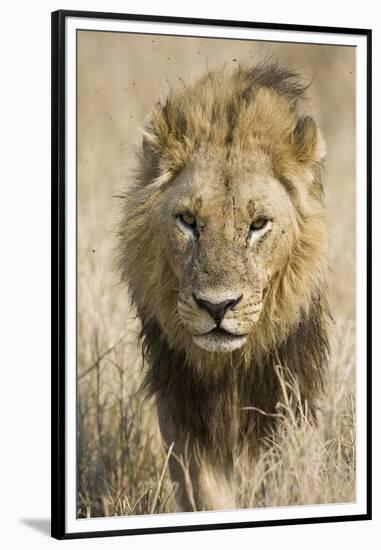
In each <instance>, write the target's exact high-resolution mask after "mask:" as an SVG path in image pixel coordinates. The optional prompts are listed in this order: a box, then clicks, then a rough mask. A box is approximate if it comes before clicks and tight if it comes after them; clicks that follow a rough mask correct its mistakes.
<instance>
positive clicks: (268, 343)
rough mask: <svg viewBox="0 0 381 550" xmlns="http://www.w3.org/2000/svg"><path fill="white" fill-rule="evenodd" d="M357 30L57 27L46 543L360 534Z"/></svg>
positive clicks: (364, 400)
mask: <svg viewBox="0 0 381 550" xmlns="http://www.w3.org/2000/svg"><path fill="white" fill-rule="evenodd" d="M370 201H371V31H370V30H363V29H344V28H330V27H308V26H296V25H279V24H277V25H275V24H267V23H254V22H244V21H221V20H205V19H182V18H174V17H173V18H170V17H157V16H138V15H126V14H114V13H95V12H74V11H58V12H54V13H53V14H52V273H53V284H52V304H53V306H52V307H53V309H52V535H53V536H54V537H56V538H59V539H62V538H80V537H96V536H105V535H110V536H111V535H123V534H126V535H127V534H139V533H150V532H156V533H158V532H170V531H194V530H204V529H224V528H230V529H232V528H236V527H255V526H265V525H283V524H300V523H316V522H332V521H348V520H358V519H363V520H364V519H370V518H371V438H370V434H371V431H370V426H371V418H370V399H371V392H370V384H371V360H370V322H371V315H370V307H371V281H370V268H369V267H370V262H371V244H370V236H369V235H370V223H371V217H370V216H371V211H370Z"/></svg>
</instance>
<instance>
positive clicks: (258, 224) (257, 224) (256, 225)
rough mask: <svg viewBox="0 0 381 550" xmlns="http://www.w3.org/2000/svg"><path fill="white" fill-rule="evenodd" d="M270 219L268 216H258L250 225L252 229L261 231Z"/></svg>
mask: <svg viewBox="0 0 381 550" xmlns="http://www.w3.org/2000/svg"><path fill="white" fill-rule="evenodd" d="M268 221H269V220H267V219H266V218H257V219H256V220H254V221H253V222H252V224H251V225H250V231H260V230H261V229H264V228H265V227H266V225H267V223H268Z"/></svg>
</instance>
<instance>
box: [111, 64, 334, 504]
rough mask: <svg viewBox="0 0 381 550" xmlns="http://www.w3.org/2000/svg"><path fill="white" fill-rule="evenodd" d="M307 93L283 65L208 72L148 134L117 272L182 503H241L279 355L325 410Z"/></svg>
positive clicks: (320, 249)
mask: <svg viewBox="0 0 381 550" xmlns="http://www.w3.org/2000/svg"><path fill="white" fill-rule="evenodd" d="M305 90H306V87H305V86H303V85H302V84H301V82H300V79H299V77H298V75H297V74H295V73H294V72H292V71H290V70H289V69H287V68H282V67H280V66H279V65H278V64H276V63H263V64H260V65H258V66H255V67H252V68H248V67H242V66H240V67H238V68H237V69H236V70H235V71H233V72H229V71H226V70H221V71H213V72H208V73H207V74H206V75H205V76H204V77H203V78H201V79H200V80H198V81H197V82H196V83H195V84H193V85H189V86H188V87H185V88H184V89H181V90H180V91H178V92H176V93H173V94H171V95H170V96H169V97H168V98H167V100H166V101H165V103H164V104H158V105H157V106H156V108H155V109H154V111H153V113H152V115H151V117H150V119H149V122H148V124H147V125H146V127H145V130H144V133H143V151H142V154H141V158H140V162H139V170H138V173H137V176H136V178H135V180H134V182H133V184H132V185H130V186H129V188H128V189H127V192H126V200H125V204H124V211H123V219H122V223H121V231H120V245H119V251H120V268H121V271H122V274H123V279H124V280H125V281H126V282H127V284H128V287H129V290H130V293H131V296H132V300H133V302H134V304H135V305H136V308H137V311H138V314H139V317H140V319H141V324H142V337H143V349H144V354H145V357H146V358H147V362H148V373H147V375H146V380H145V386H146V388H148V390H149V392H150V393H151V394H152V395H155V396H156V403H157V410H158V416H159V422H160V428H161V432H162V435H163V438H164V440H165V441H166V442H167V444H168V445H169V444H171V443H172V442H174V444H175V447H174V452H173V453H172V456H171V458H170V470H171V476H172V479H173V480H174V481H176V482H177V483H178V486H179V487H178V492H177V499H178V504H179V506H180V507H181V509H182V510H191V509H194V508H196V509H198V510H208V509H223V508H234V507H236V501H235V495H234V491H233V489H232V484H231V482H230V480H231V475H232V464H233V460H234V458H235V457H236V456H237V455H238V454H239V453H241V452H242V450H243V449H246V450H248V452H249V454H250V455H251V456H252V457H253V458H254V457H255V455H256V452H257V450H258V446H259V443H260V440H261V437H263V436H264V435H266V433H268V431H269V430H270V429H271V428H272V426H273V422H275V420H274V419H275V418H276V415H274V414H272V413H274V412H275V411H276V405H277V403H278V402H279V401H280V399H281V387H280V383H279V380H278V377H277V374H276V368H275V367H276V366H278V365H282V366H283V367H287V368H288V369H290V371H291V372H292V373H293V376H294V377H295V378H296V379H297V381H298V384H299V388H300V392H301V397H302V399H303V400H307V401H308V404H309V409H310V410H311V411H312V413H313V411H314V398H316V396H317V395H318V394H319V392H320V391H321V390H322V388H323V385H324V372H325V365H326V361H327V355H328V341H327V332H326V326H327V321H328V318H329V312H328V307H327V301H326V292H325V272H326V246H327V235H326V220H325V209H324V205H323V201H322V183H321V177H320V165H321V161H322V159H323V156H324V143H323V139H322V137H321V134H320V131H319V130H318V128H317V126H316V124H315V122H314V120H313V119H312V118H311V117H310V116H307V115H305V114H302V113H301V103H302V101H301V100H302V98H303V97H304V94H305ZM258 409H259V410H258ZM260 411H262V413H261V412H260ZM263 412H265V413H270V414H263ZM185 454H186V455H187V457H188V459H189V469H190V476H191V479H192V485H193V492H192V491H189V479H186V476H185V474H184V469H183V468H182V467H181V465H180V462H179V460H178V459H177V458H175V456H176V457H179V456H181V455H183V456H184V455H185Z"/></svg>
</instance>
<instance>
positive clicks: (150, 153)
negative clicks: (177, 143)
mask: <svg viewBox="0 0 381 550" xmlns="http://www.w3.org/2000/svg"><path fill="white" fill-rule="evenodd" d="M142 149H143V155H144V158H145V160H146V161H148V162H152V163H154V162H156V160H157V151H156V149H155V147H154V146H153V144H152V143H151V142H150V140H149V139H148V138H147V136H143V142H142Z"/></svg>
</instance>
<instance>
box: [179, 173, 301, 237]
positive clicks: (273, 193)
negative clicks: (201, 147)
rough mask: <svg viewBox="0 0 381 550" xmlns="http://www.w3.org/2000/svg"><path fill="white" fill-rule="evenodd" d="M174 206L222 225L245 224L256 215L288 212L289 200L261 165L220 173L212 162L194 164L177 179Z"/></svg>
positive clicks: (286, 194) (285, 192) (201, 218)
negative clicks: (230, 222) (233, 222)
mask: <svg viewBox="0 0 381 550" xmlns="http://www.w3.org/2000/svg"><path fill="white" fill-rule="evenodd" d="M176 186H178V188H179V193H176V208H177V209H178V210H189V211H190V212H192V214H194V215H195V216H197V217H198V218H199V222H200V223H203V220H206V219H208V220H209V219H213V220H214V222H215V224H216V225H220V226H224V225H226V224H227V223H229V221H232V220H234V221H235V223H236V224H238V222H242V223H247V222H248V220H250V219H253V218H254V217H255V216H261V215H267V216H269V217H271V216H272V215H273V214H274V213H276V212H277V211H278V212H279V213H281V212H282V211H287V210H288V209H289V208H291V202H290V200H289V197H288V193H287V191H286V189H285V188H284V186H283V185H282V184H281V183H280V182H279V181H278V180H277V179H276V178H275V177H274V176H273V174H272V173H271V171H270V170H267V169H266V168H265V167H264V166H263V165H259V166H257V167H256V166H255V164H250V165H249V166H247V167H241V169H240V170H235V171H225V172H222V171H221V170H220V169H219V167H218V165H217V166H215V162H213V163H209V165H207V166H206V165H205V164H203V163H201V164H196V163H193V164H192V165H191V166H189V167H188V168H187V169H185V170H184V171H183V173H182V174H181V175H180V177H179V178H178V181H177V182H176Z"/></svg>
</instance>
